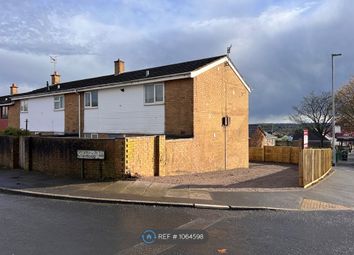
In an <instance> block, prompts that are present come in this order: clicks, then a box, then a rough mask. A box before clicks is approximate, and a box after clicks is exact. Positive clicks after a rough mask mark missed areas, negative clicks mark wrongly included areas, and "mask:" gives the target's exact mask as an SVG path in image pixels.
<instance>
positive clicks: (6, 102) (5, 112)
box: [0, 83, 17, 132]
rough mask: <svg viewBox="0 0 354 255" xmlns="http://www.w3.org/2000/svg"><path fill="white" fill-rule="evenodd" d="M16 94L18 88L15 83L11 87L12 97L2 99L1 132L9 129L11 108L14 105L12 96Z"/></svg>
mask: <svg viewBox="0 0 354 255" xmlns="http://www.w3.org/2000/svg"><path fill="white" fill-rule="evenodd" d="M16 93H17V86H16V84H14V83H13V84H12V85H11V87H10V95H7V96H1V97H0V132H1V131H4V130H5V129H6V128H7V127H8V119H9V108H10V107H11V106H12V105H13V104H14V103H13V102H12V100H11V96H12V95H15V94H16Z"/></svg>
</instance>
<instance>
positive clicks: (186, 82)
mask: <svg viewBox="0 0 354 255" xmlns="http://www.w3.org/2000/svg"><path fill="white" fill-rule="evenodd" d="M51 77H52V81H51V85H47V86H43V87H41V88H39V89H36V90H33V91H30V92H27V93H21V94H16V95H13V96H11V100H12V104H13V105H12V106H11V107H10V109H9V120H8V125H9V126H12V127H16V128H26V127H27V128H28V130H30V131H31V132H33V133H35V134H44V135H70V136H79V137H85V138H115V137H122V136H136V135H165V136H166V157H167V158H168V162H169V165H168V166H166V168H170V169H167V170H168V171H169V173H172V172H176V171H179V172H180V173H182V172H191V171H193V172H196V171H212V170H219V169H232V168H238V167H248V97H249V93H250V88H249V86H248V85H247V84H246V82H245V81H244V79H243V78H242V76H241V75H240V74H239V72H238V70H237V69H236V67H235V66H234V64H233V63H232V61H231V60H230V59H229V58H228V57H227V56H225V55H222V56H216V57H211V58H205V59H198V60H194V61H188V62H183V63H177V64H171V65H165V66H159V67H152V68H145V69H141V70H137V71H130V72H125V70H124V62H123V61H122V60H117V61H115V63H114V74H112V75H107V76H101V77H95V78H90V79H83V80H77V81H70V82H60V78H61V77H60V75H59V74H58V73H57V72H55V73H53V74H52V75H51ZM167 170H166V171H167Z"/></svg>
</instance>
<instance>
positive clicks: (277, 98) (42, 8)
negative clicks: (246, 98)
mask: <svg viewBox="0 0 354 255" xmlns="http://www.w3.org/2000/svg"><path fill="white" fill-rule="evenodd" d="M0 6H1V7H0V95H4V94H8V92H9V86H10V85H11V83H13V82H15V83H16V84H18V86H19V90H20V92H25V91H28V90H31V89H35V88H38V87H41V86H44V85H45V83H46V81H47V80H49V78H50V77H49V75H50V74H51V73H52V71H53V67H52V65H51V63H50V61H49V55H58V64H57V70H58V71H59V72H60V74H61V75H62V81H71V80H76V79H83V78H88V77H94V76H101V75H106V74H112V73H113V61H114V60H116V59H117V58H121V59H123V60H125V63H126V70H127V71H129V70H135V69H141V68H146V67H152V66H158V65H165V64H171V63H175V62H180V61H187V60H193V59H198V58H204V57H210V56H215V55H221V54H225V52H226V47H227V46H228V45H229V44H232V45H233V46H232V52H231V55H230V57H231V59H232V60H233V62H234V63H235V64H236V66H237V68H238V69H239V71H240V72H241V74H242V75H243V77H244V78H245V80H246V81H247V83H248V84H249V85H250V87H251V88H252V93H251V95H250V122H251V123H255V122H275V121H278V122H288V121H289V120H288V115H289V114H290V113H292V106H294V105H296V104H298V103H299V101H300V100H301V98H302V97H303V96H304V95H306V94H308V93H309V92H310V91H312V90H314V91H324V90H327V91H329V90H330V88H331V58H330V54H331V53H334V52H335V53H337V52H340V53H343V56H342V57H340V58H337V59H336V71H337V72H336V88H339V87H340V86H341V85H344V84H345V83H347V82H348V81H349V79H351V77H352V76H353V74H354V50H353V47H354V33H353V32H354V4H353V1H352V0H327V1H301V0H297V1H289V0H286V1H276V0H273V1H272V0H230V1H227V0H224V1H219V0H215V1H209V0H201V1H189V0H188V1H187V0H186V1H183V0H180V1H177V0H176V1H128V0H127V1H115V0H105V1H98V0H97V1H88V0H87V1H86V0H85V1H84V0H72V1H69V0H67V1H44V0H42V1H41V0H33V1H25V0H21V1H15V0H13V1H10V0H0Z"/></svg>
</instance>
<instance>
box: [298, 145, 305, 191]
mask: <svg viewBox="0 0 354 255" xmlns="http://www.w3.org/2000/svg"><path fill="white" fill-rule="evenodd" d="M303 153H304V151H303V150H301V151H300V152H299V186H301V187H303V186H304V162H303V158H304V156H303Z"/></svg>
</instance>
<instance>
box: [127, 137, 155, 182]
mask: <svg viewBox="0 0 354 255" xmlns="http://www.w3.org/2000/svg"><path fill="white" fill-rule="evenodd" d="M156 142H157V138H156V137H154V136H143V137H129V138H125V172H130V173H131V174H132V175H142V176H154V174H155V173H156V174H157V171H158V169H156V167H157V165H156V163H157V162H158V161H156V159H157V158H158V150H159V148H157V147H156V146H157V143H156Z"/></svg>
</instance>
